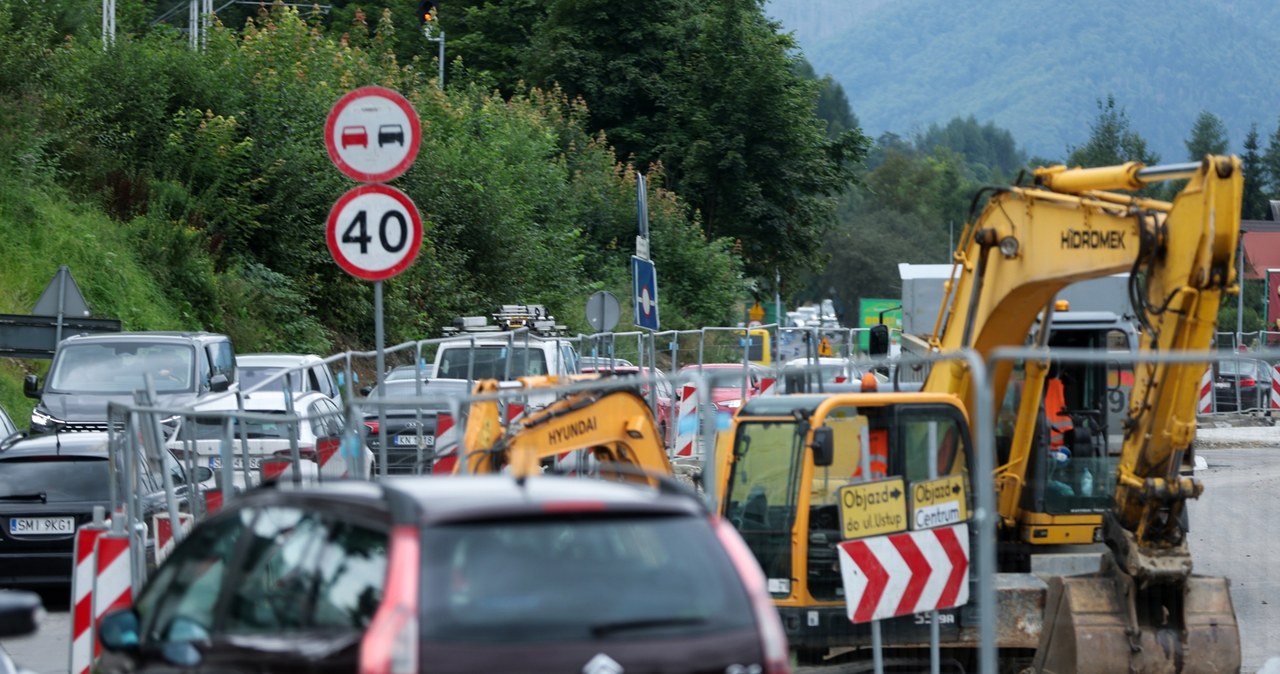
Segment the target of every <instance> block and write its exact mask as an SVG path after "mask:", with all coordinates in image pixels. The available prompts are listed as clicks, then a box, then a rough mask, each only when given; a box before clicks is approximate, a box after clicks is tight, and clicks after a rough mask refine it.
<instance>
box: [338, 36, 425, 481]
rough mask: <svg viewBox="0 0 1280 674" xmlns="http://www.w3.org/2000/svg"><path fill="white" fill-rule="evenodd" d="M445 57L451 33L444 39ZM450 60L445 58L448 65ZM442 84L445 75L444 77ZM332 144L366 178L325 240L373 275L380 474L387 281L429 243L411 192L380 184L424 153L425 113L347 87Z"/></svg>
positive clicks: (351, 173) (357, 270) (347, 264)
mask: <svg viewBox="0 0 1280 674" xmlns="http://www.w3.org/2000/svg"><path fill="white" fill-rule="evenodd" d="M440 48H441V56H442V57H443V50H444V35H443V33H442V34H441V39H440ZM443 67H444V63H443V58H441V68H442V69H443ZM441 86H443V78H442V79H441ZM324 142H325V148H326V149H327V150H328V151H329V158H330V159H332V160H333V164H334V166H337V167H338V170H339V171H342V173H343V174H344V175H346V176H348V177H350V178H352V179H353V180H359V181H363V182H365V183H375V184H365V185H361V186H360V187H356V188H355V189H352V190H350V191H348V192H347V193H346V194H344V195H342V197H341V198H339V199H338V201H337V203H335V204H334V205H333V208H332V209H331V210H330V211H329V220H328V223H327V224H326V227H325V240H326V241H327V243H328V245H329V252H330V253H331V254H332V255H333V259H334V261H335V262H337V263H338V266H340V267H342V268H343V269H344V270H346V271H347V273H349V274H351V275H352V276H355V277H356V278H361V279H364V280H366V281H373V324H374V328H373V329H374V342H376V347H375V348H376V354H377V365H376V367H377V368H378V374H377V381H375V382H374V383H375V384H376V385H378V386H377V391H378V474H379V475H381V476H383V477H386V475H387V425H386V409H385V407H384V405H383V404H382V402H383V400H384V399H385V398H386V391H385V390H384V387H383V386H381V383H382V378H383V376H384V374H385V372H386V369H387V363H386V352H385V348H384V345H385V341H386V339H385V332H384V330H383V322H384V321H383V311H382V282H383V281H384V280H386V279H389V278H391V277H393V276H395V275H396V274H399V273H400V272H402V271H404V270H405V269H407V268H408V267H409V265H411V264H413V261H414V259H415V258H417V256H418V250H419V249H420V248H421V247H422V216H421V215H420V214H419V213H418V208H417V206H415V205H414V203H413V200H412V199H410V198H409V196H408V195H406V194H405V193H404V192H401V191H400V190H398V189H395V188H394V187H388V186H386V185H382V184H380V183H382V182H385V181H388V180H391V179H392V178H395V177H397V176H399V175H401V174H402V173H404V172H405V171H407V170H408V169H409V166H410V165H411V164H413V160H414V159H416V158H417V156H418V147H419V146H420V144H421V142H422V128H421V124H420V122H419V120H418V114H417V113H416V112H415V111H414V109H413V106H412V105H410V103H409V101H408V100H407V99H406V98H405V97H404V96H401V95H400V94H399V93H397V92H395V91H392V90H390V89H385V88H383V87H361V88H359V89H356V90H354V91H351V92H348V93H347V94H346V95H344V96H343V97H342V98H340V99H338V102H337V103H335V104H334V105H333V108H332V109H331V110H330V111H329V117H328V118H327V119H326V120H325V128H324Z"/></svg>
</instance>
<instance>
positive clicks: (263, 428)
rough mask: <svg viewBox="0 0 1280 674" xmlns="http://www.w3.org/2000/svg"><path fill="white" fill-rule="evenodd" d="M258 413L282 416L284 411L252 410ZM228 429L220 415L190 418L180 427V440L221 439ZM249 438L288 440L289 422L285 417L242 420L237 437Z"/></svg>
mask: <svg viewBox="0 0 1280 674" xmlns="http://www.w3.org/2000/svg"><path fill="white" fill-rule="evenodd" d="M250 411H252V412H254V413H256V414H279V415H281V416H282V417H283V416H284V414H285V413H284V412H283V411H280V410H250ZM225 435H226V431H225V430H223V419H222V418H220V417H195V418H194V419H192V418H188V419H187V420H186V421H185V422H184V423H183V424H182V427H181V428H179V429H178V438H177V439H179V440H221V439H222V438H223V437H225ZM242 435H243V436H244V437H245V438H247V439H249V440H288V439H289V424H287V423H285V421H284V420H283V419H281V420H280V421H258V420H252V421H240V422H239V423H237V424H236V433H235V438H236V439H239V438H240V437H241V436H242Z"/></svg>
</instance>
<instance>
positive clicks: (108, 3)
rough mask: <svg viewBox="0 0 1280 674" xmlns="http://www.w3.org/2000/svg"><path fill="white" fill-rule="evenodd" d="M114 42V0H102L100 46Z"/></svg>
mask: <svg viewBox="0 0 1280 674" xmlns="http://www.w3.org/2000/svg"><path fill="white" fill-rule="evenodd" d="M115 43H116V0H102V48H103V49H106V48H107V47H110V46H111V45H113V44H115Z"/></svg>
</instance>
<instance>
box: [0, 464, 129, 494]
mask: <svg viewBox="0 0 1280 674" xmlns="http://www.w3.org/2000/svg"><path fill="white" fill-rule="evenodd" d="M38 494H44V499H45V501H46V502H48V503H70V502H78V501H102V502H107V501H110V500H111V487H110V484H109V482H108V475H107V459H106V457H105V456H103V457H100V458H92V457H74V458H60V457H49V456H41V457H38V458H29V457H22V458H17V457H14V458H11V459H0V499H5V498H6V497H24V496H32V495H38Z"/></svg>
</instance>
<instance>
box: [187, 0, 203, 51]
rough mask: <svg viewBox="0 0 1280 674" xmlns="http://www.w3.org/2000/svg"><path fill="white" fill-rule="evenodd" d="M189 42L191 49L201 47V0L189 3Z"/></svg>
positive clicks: (191, 0) (192, 0) (193, 0)
mask: <svg viewBox="0 0 1280 674" xmlns="http://www.w3.org/2000/svg"><path fill="white" fill-rule="evenodd" d="M187 44H188V46H190V47H191V51H195V50H197V49H199V48H200V0H190V2H188V3H187Z"/></svg>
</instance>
